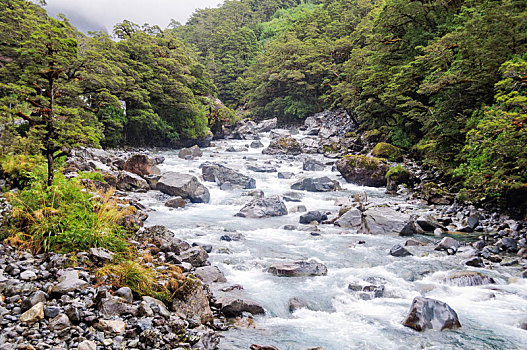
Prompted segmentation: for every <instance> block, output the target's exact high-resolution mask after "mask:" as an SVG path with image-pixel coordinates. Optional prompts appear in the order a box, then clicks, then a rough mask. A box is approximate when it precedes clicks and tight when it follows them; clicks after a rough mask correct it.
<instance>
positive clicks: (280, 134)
mask: <svg viewBox="0 0 527 350" xmlns="http://www.w3.org/2000/svg"><path fill="white" fill-rule="evenodd" d="M288 137H291V131H289V130H286V129H273V130H271V133H270V134H269V138H270V139H271V140H279V139H283V138H288Z"/></svg>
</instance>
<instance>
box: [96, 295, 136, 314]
mask: <svg viewBox="0 0 527 350" xmlns="http://www.w3.org/2000/svg"><path fill="white" fill-rule="evenodd" d="M97 309H98V310H99V312H100V313H101V314H102V315H104V316H108V317H110V316H119V315H134V316H135V315H137V313H138V311H139V310H138V308H137V306H135V305H130V304H128V303H127V301H126V300H125V299H123V298H119V297H109V298H104V299H102V300H101V301H100V302H99V305H98V307H97Z"/></svg>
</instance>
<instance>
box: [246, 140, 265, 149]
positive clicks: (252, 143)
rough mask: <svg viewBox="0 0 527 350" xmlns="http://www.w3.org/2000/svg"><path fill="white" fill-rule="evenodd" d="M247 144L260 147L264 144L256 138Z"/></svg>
mask: <svg viewBox="0 0 527 350" xmlns="http://www.w3.org/2000/svg"><path fill="white" fill-rule="evenodd" d="M249 146H250V147H251V148H262V147H263V146H264V144H263V143H261V142H260V141H258V140H256V141H253V142H251V144H250V145H249Z"/></svg>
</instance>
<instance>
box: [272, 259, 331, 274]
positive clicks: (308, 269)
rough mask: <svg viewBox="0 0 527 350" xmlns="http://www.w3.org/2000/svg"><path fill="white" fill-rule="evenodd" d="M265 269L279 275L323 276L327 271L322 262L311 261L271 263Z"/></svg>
mask: <svg viewBox="0 0 527 350" xmlns="http://www.w3.org/2000/svg"><path fill="white" fill-rule="evenodd" d="M267 271H269V272H270V273H272V274H273V275H276V276H280V277H304V276H325V275H327V273H328V269H327V267H326V266H325V265H324V264H321V263H317V262H313V261H295V262H292V263H278V264H273V265H271V266H269V268H268V269H267Z"/></svg>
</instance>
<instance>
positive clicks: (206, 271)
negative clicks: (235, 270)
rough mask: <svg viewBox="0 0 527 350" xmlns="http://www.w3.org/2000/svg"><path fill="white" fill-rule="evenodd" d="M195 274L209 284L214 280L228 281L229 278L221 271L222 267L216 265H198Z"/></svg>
mask: <svg viewBox="0 0 527 350" xmlns="http://www.w3.org/2000/svg"><path fill="white" fill-rule="evenodd" d="M194 275H195V276H196V277H197V278H199V279H200V280H202V281H203V282H204V283H207V284H208V283H212V282H220V283H223V282H227V279H226V278H225V276H224V275H223V272H221V271H220V269H219V268H218V267H216V266H203V267H198V268H197V269H196V270H195V271H194Z"/></svg>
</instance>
